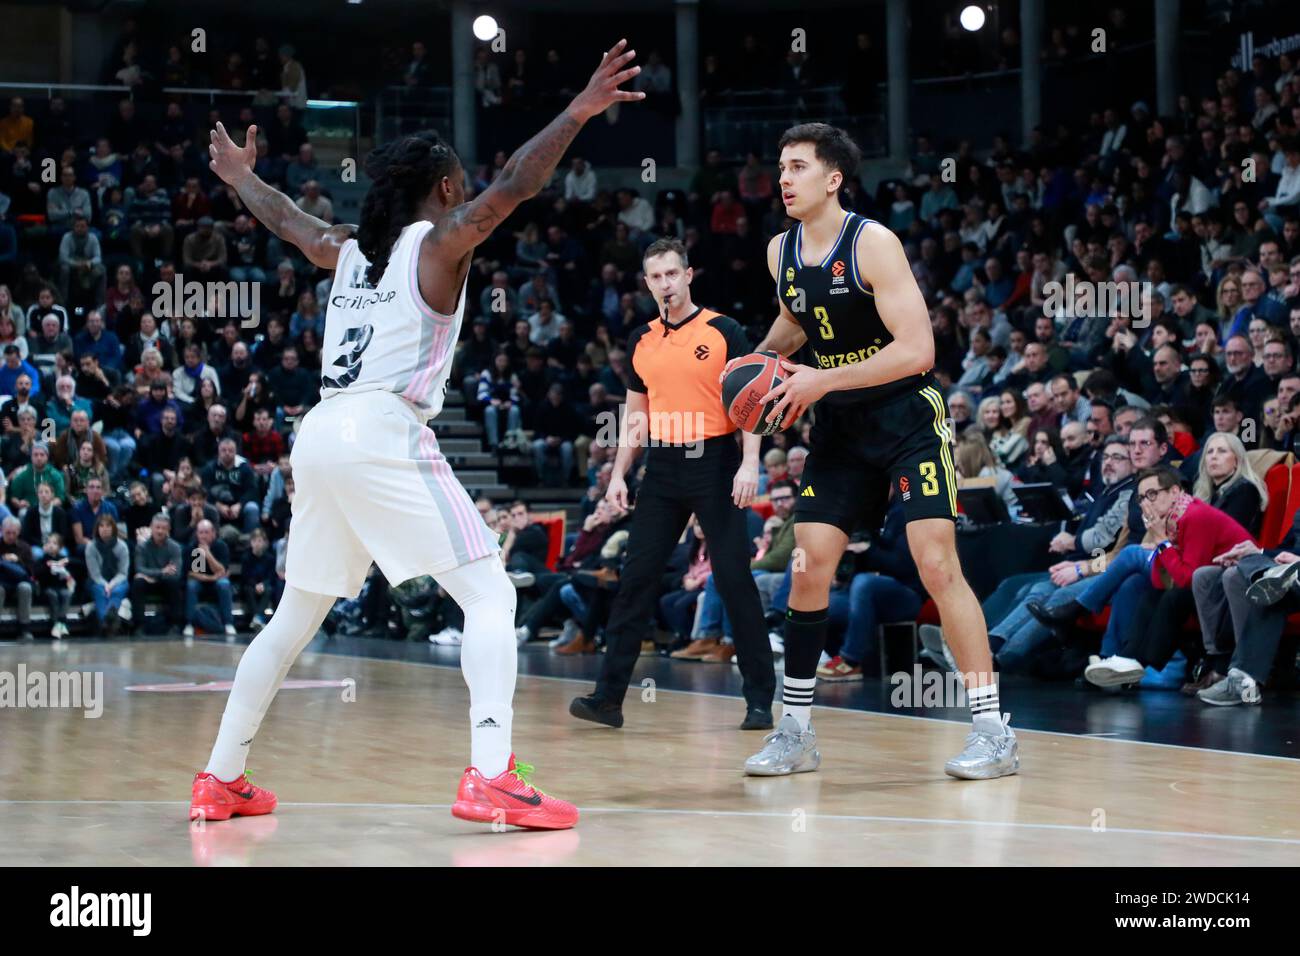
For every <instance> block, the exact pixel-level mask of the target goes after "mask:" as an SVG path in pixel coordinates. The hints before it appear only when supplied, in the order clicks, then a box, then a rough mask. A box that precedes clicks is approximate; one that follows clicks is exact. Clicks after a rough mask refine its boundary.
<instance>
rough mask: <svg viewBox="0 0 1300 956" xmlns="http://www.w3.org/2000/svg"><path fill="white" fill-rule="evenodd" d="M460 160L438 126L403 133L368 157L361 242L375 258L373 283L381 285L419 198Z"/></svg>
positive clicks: (369, 276)
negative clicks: (399, 238) (416, 131)
mask: <svg viewBox="0 0 1300 956" xmlns="http://www.w3.org/2000/svg"><path fill="white" fill-rule="evenodd" d="M457 162H458V161H457V159H456V154H455V153H454V152H453V151H452V149H451V147H450V146H448V145H447V144H446V143H445V142H444V141H443V139H442V137H440V136H439V135H438V134H437V133H436V132H434V131H433V130H425V131H423V132H420V133H413V134H412V135H410V136H403V137H402V138H401V139H398V140H394V141H393V142H391V143H388V144H386V145H384V146H380V147H378V148H377V149H374V150H371V152H370V155H369V156H367V157H366V161H365V172H366V175H367V176H369V177H370V179H371V186H370V191H369V192H367V193H366V199H365V202H364V203H362V206H361V223H360V224H359V225H358V227H357V246H358V247H359V248H360V249H361V252H362V254H363V255H364V256H365V257H366V258H367V259H369V260H370V269H369V271H368V272H367V273H366V280H367V281H368V282H369V283H370V284H371V285H378V284H379V280H380V278H381V277H382V276H383V274H384V270H385V269H387V268H388V257H389V256H390V255H391V254H392V251H393V244H394V243H396V242H397V237H398V236H399V235H401V232H402V230H403V229H404V228H406V227H407V226H408V225H410V224H411V223H412V222H414V221H415V217H416V211H417V209H418V208H419V205H420V203H421V202H423V201H424V199H425V197H426V196H428V195H429V193H430V191H432V189H433V187H434V185H435V184H437V182H438V181H439V180H440V179H442V177H444V176H447V175H449V174H450V173H451V172H452V170H453V169H454V168H455V167H456V165H457Z"/></svg>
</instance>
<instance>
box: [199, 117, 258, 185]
mask: <svg viewBox="0 0 1300 956" xmlns="http://www.w3.org/2000/svg"><path fill="white" fill-rule="evenodd" d="M209 135H210V136H211V139H212V142H211V143H210V144H209V145H208V153H209V154H210V155H211V156H212V159H211V160H209V161H208V167H209V168H210V169H211V170H212V171H213V172H214V173H216V174H217V175H218V176H220V177H221V179H222V181H223V182H227V183H229V184H230V185H232V186H238V185H239V183H240V181H241V180H242V179H243V178H244V177H245V176H248V175H250V174H251V173H252V172H253V164H254V163H255V162H257V126H256V125H253V126H250V127H248V134H247V135H246V136H245V137H244V145H243V146H236V145H235V141H234V140H233V139H231V138H230V134H229V133H227V132H226V127H225V126H223V125H222V124H221V121H220V120H218V121H217V128H216V129H214V130H212V131H211V133H210V134H209Z"/></svg>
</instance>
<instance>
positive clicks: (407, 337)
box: [320, 220, 469, 420]
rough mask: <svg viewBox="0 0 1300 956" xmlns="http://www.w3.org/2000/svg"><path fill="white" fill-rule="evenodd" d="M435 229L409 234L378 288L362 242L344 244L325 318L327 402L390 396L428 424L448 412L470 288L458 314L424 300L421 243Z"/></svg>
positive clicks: (410, 229)
mask: <svg viewBox="0 0 1300 956" xmlns="http://www.w3.org/2000/svg"><path fill="white" fill-rule="evenodd" d="M432 228H433V223H431V222H429V221H427V220H423V221H419V222H413V223H411V224H410V225H409V226H407V227H406V228H404V229H403V230H402V232H401V235H400V236H398V238H397V242H396V243H394V245H393V251H392V253H391V255H390V256H389V259H388V268H387V269H385V270H384V274H383V276H382V277H380V280H379V286H378V287H377V288H376V287H374V286H371V285H370V284H369V283H368V282H367V281H366V270H367V269H369V268H370V262H369V260H367V259H366V257H365V256H364V255H362V253H361V250H360V249H359V248H358V247H357V241H356V239H349V240H347V241H346V242H344V243H343V246H342V248H341V249H340V250H339V260H338V265H337V266H336V268H335V272H334V284H333V285H332V286H331V287H330V297H329V306H328V309H327V310H326V313H325V340H324V342H323V343H322V346H321V391H320V393H321V397H322V398H323V399H328V398H330V397H331V396H333V395H339V394H344V393H346V394H349V395H350V394H354V393H358V392H370V391H387V392H393V393H395V394H397V395H399V396H400V397H402V398H403V399H405V400H406V401H407V402H409V403H410V404H411V405H413V406H414V407H415V408H416V409H417V410H418V411H419V413H420V414H421V415H422V416H423V417H424V418H425V419H426V420H427V419H430V418H433V417H434V416H435V415H437V414H438V413H439V412H440V411H442V402H443V398H444V396H445V395H446V388H447V376H448V375H449V374H450V373H451V361H452V357H453V355H454V354H455V351H456V341H457V339H459V338H460V325H461V319H462V318H463V317H464V315H465V287H464V286H462V287H461V290H460V298H459V302H458V304H457V306H456V312H455V314H454V315H443V314H442V313H440V312H435V311H434V310H433V309H431V308H429V306H428V304H427V303H426V302H425V301H424V299H423V298H422V297H421V296H420V286H419V263H420V244H421V243H422V242H423V240H424V236H425V234H426V233H427V232H428V231H429V230H430V229H432ZM468 280H469V277H468V276H466V284H468Z"/></svg>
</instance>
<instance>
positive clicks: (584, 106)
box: [426, 40, 645, 261]
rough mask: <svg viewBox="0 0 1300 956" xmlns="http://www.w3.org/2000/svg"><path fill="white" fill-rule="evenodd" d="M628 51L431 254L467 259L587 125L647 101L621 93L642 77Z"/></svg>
mask: <svg viewBox="0 0 1300 956" xmlns="http://www.w3.org/2000/svg"><path fill="white" fill-rule="evenodd" d="M626 45H627V41H626V40H619V41H618V43H616V44H614V47H613V48H612V49H611V50H609V52H607V53H605V54H604V55H603V56H602V57H601V59H600V66H599V67H597V68H596V72H595V73H593V74H592V75H591V80H590V81H589V82H588V83H587V87H586V89H584V90H583V91H582V92H581V93H579V94H578V95H577V96H575V97H574V98H573V102H572V103H570V104H569V107H568V109H566V110H565V111H564V112H563V113H561V114H560V115H559V116H557V117H556V118H555V119H553V120H552V121H551V122H550V123H549V124H548V125H547V127H546V128H545V129H543V130H542V131H541V132H540V133H538V134H537V135H536V136H534V137H533V138H532V139H530V140H529V141H528V142H526V143H524V145H523V146H521V147H519V149H517V150H516V151H515V153H514V155H513V156H511V157H510V160H509V161H508V162H507V163H506V165H505V167H504V168H503V169H502V170H501V174H500V175H499V176H498V177H497V178H496V180H495V181H494V182H493V183H492V184H491V185H490V186H488V188H487V189H485V190H483V192H482V194H481V195H479V196H478V197H477V198H475V199H474V200H473V201H471V202H468V203H465V204H463V205H461V206H459V207H458V208H456V209H454V210H452V211H451V212H450V213H448V214H447V215H446V216H444V217H443V218H442V219H441V220H439V222H438V225H437V228H435V229H433V230H431V231H430V233H429V238H428V239H427V240H426V243H427V244H428V245H427V246H426V248H428V249H430V251H433V252H436V254H437V255H438V257H439V258H441V259H443V261H447V260H449V259H450V260H452V261H455V260H459V259H461V258H462V257H464V256H465V255H467V254H468V253H469V252H471V251H472V250H473V249H474V247H475V246H477V245H478V244H479V243H481V242H483V241H484V240H485V239H486V238H487V237H488V235H489V234H490V233H491V232H492V230H493V229H495V228H496V227H497V226H498V225H499V224H500V223H501V222H502V221H504V220H505V219H506V217H508V216H509V215H510V214H511V213H512V212H514V210H515V208H516V207H517V206H518V205H519V204H520V203H522V202H524V201H525V200H527V199H531V198H532V197H533V196H536V195H537V194H538V193H539V192H541V190H542V187H543V186H545V185H546V182H547V180H549V179H550V178H551V174H552V173H554V172H555V167H556V166H558V165H559V163H560V160H561V159H562V158H563V156H564V152H565V150H567V149H568V148H569V144H570V143H572V142H573V138H574V137H575V136H577V135H578V130H580V129H582V127H583V124H585V123H586V122H587V121H588V120H589V119H591V118H592V117H594V116H598V115H600V114H601V113H603V112H604V111H605V110H606V109H608V108H609V107H610V106H611V105H613V104H614V103H622V102H626V101H629V100H641V99H645V94H644V93H633V92H629V91H624V90H620V89H619V88H618V87H619V84H620V83H625V82H627V81H628V80H630V79H632V77H634V76H636V75H637V74H638V73H640V72H641V68H640V67H639V66H633V67H628V66H627V64H628V63H629V62H630V61H631V59H632V58H633V57H634V56H636V51H635V50H628V51H627V52H623V48H624V47H625V46H626ZM625 67H626V68H625Z"/></svg>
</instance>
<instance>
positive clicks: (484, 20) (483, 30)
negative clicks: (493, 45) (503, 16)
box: [474, 14, 497, 41]
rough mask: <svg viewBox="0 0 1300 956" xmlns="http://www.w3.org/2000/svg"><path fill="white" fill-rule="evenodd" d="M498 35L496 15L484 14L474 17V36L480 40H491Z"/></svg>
mask: <svg viewBox="0 0 1300 956" xmlns="http://www.w3.org/2000/svg"><path fill="white" fill-rule="evenodd" d="M496 35H497V21H496V18H495V17H489V16H488V15H487V14H484V15H483V16H481V17H475V18H474V36H476V37H478V38H479V39H480V40H483V41H487V40H491V39H492V38H493V37H494V36H496Z"/></svg>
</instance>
